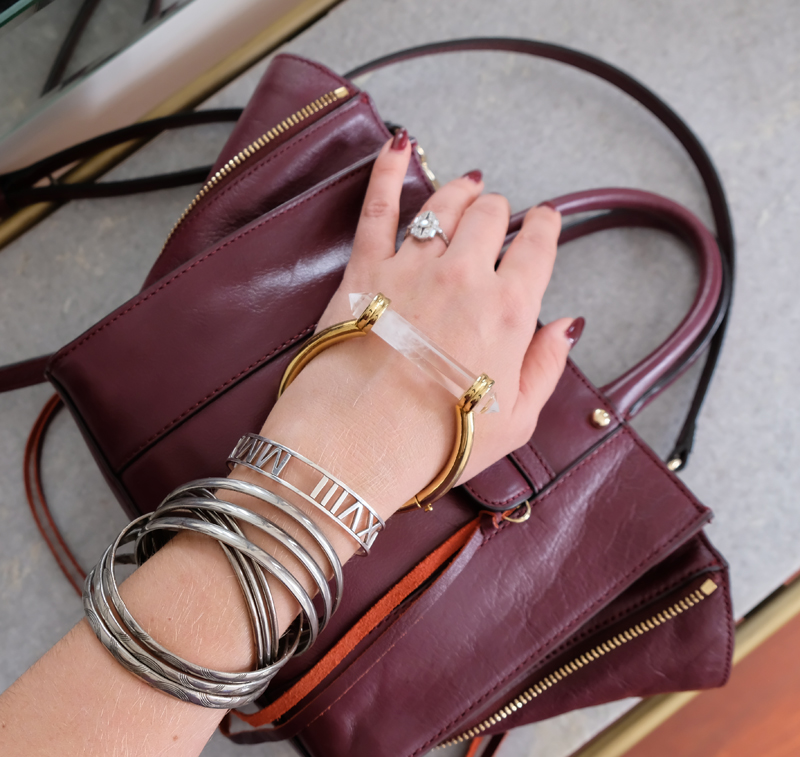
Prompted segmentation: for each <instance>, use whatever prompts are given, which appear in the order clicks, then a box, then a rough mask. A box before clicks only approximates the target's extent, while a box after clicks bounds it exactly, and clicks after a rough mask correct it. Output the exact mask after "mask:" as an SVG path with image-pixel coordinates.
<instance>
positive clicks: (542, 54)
mask: <svg viewBox="0 0 800 757" xmlns="http://www.w3.org/2000/svg"><path fill="white" fill-rule="evenodd" d="M475 50H484V51H501V52H513V53H523V54H526V55H533V56H535V57H539V58H547V59H550V60H554V61H557V62H559V63H565V64H567V65H569V66H574V67H576V68H579V69H581V70H583V71H586V72H587V73H590V74H594V75H595V76H598V77H599V78H601V79H604V80H605V81H607V82H609V83H610V84H613V85H614V86H616V87H618V88H619V89H621V90H622V91H623V92H625V93H627V94H628V95H630V96H631V97H633V98H634V99H635V100H637V101H638V102H639V103H641V104H642V105H643V106H644V107H645V108H647V109H648V110H649V111H650V112H651V113H653V115H655V116H656V118H658V119H659V120H660V121H661V122H662V123H663V124H664V125H665V126H666V127H667V128H668V129H669V130H670V131H671V132H672V133H673V134H674V135H675V137H676V138H677V139H678V141H679V142H680V143H681V144H682V145H683V147H684V148H685V149H686V151H687V152H688V153H689V156H690V157H691V159H692V161H693V162H694V164H695V166H696V167H697V170H698V171H699V173H700V177H701V178H702V180H703V184H704V185H705V188H706V191H707V193H708V197H709V200H710V203H711V210H712V213H713V215H714V224H715V226H716V234H717V239H718V242H719V247H720V251H721V253H722V257H723V265H724V267H725V269H726V274H727V278H728V280H729V281H730V286H726V287H723V290H722V294H721V296H720V299H719V302H718V304H717V309H716V312H715V315H714V317H713V318H711V319H710V321H709V323H708V326H707V328H706V332H705V334H704V335H703V336H702V337H701V338H700V339H698V342H697V345H696V349H695V350H694V352H693V353H692V354H689V355H687V356H686V357H685V359H684V364H683V365H681V366H676V368H675V369H674V371H673V375H671V376H665V377H664V378H663V379H662V381H661V383H660V384H658V385H656V386H653V387H651V388H650V389H649V390H648V392H647V394H646V396H643V397H641V398H640V402H641V403H644V402H646V401H647V399H648V398H649V397H650V396H653V395H654V394H657V393H658V392H659V391H661V389H663V388H664V386H666V385H667V384H669V383H670V382H671V381H673V380H674V379H675V377H676V376H677V375H680V373H681V372H682V370H685V368H686V366H687V365H689V364H691V362H693V361H694V360H695V359H697V357H698V355H699V352H700V351H702V350H704V349H705V348H706V347H708V357H707V359H706V363H705V366H704V367H703V373H702V375H701V377H700V380H699V382H698V385H697V389H696V390H695V395H694V398H693V400H692V403H691V407H690V408H689V412H688V414H687V416H686V420H685V421H684V424H683V427H682V429H681V431H680V433H679V435H678V440H677V442H676V444H675V447H674V448H673V451H672V454H671V455H670V457H669V459H670V461H673V465H674V470H680V469H681V468H683V467H684V466H685V465H686V461H687V460H688V457H689V454H690V452H691V449H692V443H693V439H694V429H695V424H696V420H697V415H698V414H699V412H700V408H701V407H702V404H703V400H704V399H705V396H706V393H707V391H708V387H709V385H710V383H711V378H712V376H713V373H714V369H715V368H716V365H717V359H718V357H719V353H720V350H721V348H722V342H723V339H724V335H725V330H726V327H727V322H728V318H727V314H728V311H729V309H730V303H731V293H732V291H733V276H734V262H735V242H734V235H733V225H732V223H731V217H730V210H729V207H728V202H727V199H726V197H725V191H724V189H723V188H722V182H721V180H720V178H719V174H718V173H717V170H716V168H715V166H714V163H713V161H712V160H711V157H710V156H709V154H708V152H707V151H706V149H705V148H704V147H703V145H702V143H701V142H700V140H699V139H698V138H697V136H696V135H695V134H694V132H693V131H692V130H691V129H690V128H689V126H688V125H687V124H686V123H685V122H684V121H683V119H682V118H681V117H680V116H679V115H678V114H677V113H675V111H673V110H672V108H670V107H669V106H668V105H667V104H666V103H665V102H664V101H663V100H661V99H660V98H659V97H658V96H657V95H656V94H655V93H653V92H652V91H650V90H649V89H648V88H647V87H645V86H644V85H643V84H642V83H641V82H639V81H637V80H636V79H634V78H633V77H632V76H629V75H628V74H626V73H625V72H624V71H621V70H620V69H618V68H616V67H615V66H612V65H611V64H609V63H606V62H605V61H603V60H600V59H599V58H595V57H593V56H591V55H587V54H586V53H582V52H579V51H577V50H572V49H570V48H568V47H563V46H561V45H553V44H550V43H546V42H539V41H536V40H530V39H516V38H506V37H472V38H467V39H458V40H451V41H447V42H437V43H433V44H429V45H421V46H419V47H412V48H408V49H406V50H400V51H399V52H396V53H392V54H391V55H386V56H384V57H382V58H378V59H376V60H373V61H370V62H369V63H365V64H364V65H362V66H359V67H358V68H355V69H353V70H352V71H350V72H348V73H347V74H346V77H347V78H355V77H358V76H361V75H363V74H366V73H368V72H370V71H375V70H377V69H379V68H383V67H385V66H388V65H391V64H393V63H399V62H400V61H403V60H411V59H412V58H419V57H422V56H425V55H438V54H441V53H448V52H461V51H475Z"/></svg>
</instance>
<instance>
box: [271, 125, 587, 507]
mask: <svg viewBox="0 0 800 757" xmlns="http://www.w3.org/2000/svg"><path fill="white" fill-rule="evenodd" d="M410 153H411V146H410V145H409V143H408V138H407V135H406V134H405V132H404V131H403V132H400V133H399V134H398V135H397V136H396V137H395V138H394V139H393V140H392V141H390V142H388V143H387V144H386V145H384V147H383V149H382V150H381V153H380V155H379V156H378V158H377V160H376V161H375V167H374V169H373V172H372V178H371V180H370V184H369V188H368V190H367V195H366V199H365V202H364V206H363V210H362V213H361V218H360V221H359V225H358V231H357V233H356V238H355V243H354V246H353V253H352V257H351V259H350V262H349V263H348V265H347V268H346V270H345V273H344V278H343V280H342V284H341V286H340V287H339V289H338V291H337V292H336V294H335V295H334V297H333V299H332V300H331V302H330V304H329V305H328V307H327V309H326V310H325V313H324V315H323V317H322V319H321V322H320V324H319V328H320V329H321V328H324V327H327V326H330V325H331V324H333V323H337V322H340V321H344V320H349V319H351V318H352V317H353V316H352V313H351V311H350V305H349V300H348V295H349V294H350V293H351V292H372V293H373V294H374V293H377V292H382V293H383V294H385V295H386V296H387V297H389V298H390V299H391V301H392V305H391V306H392V308H394V309H395V310H396V311H397V312H398V313H399V314H400V315H402V316H403V317H404V318H406V319H407V320H408V321H410V322H411V323H413V324H414V325H415V326H417V328H419V329H420V330H421V331H422V332H423V333H424V334H425V335H427V336H428V337H429V338H430V339H431V340H433V341H434V342H436V343H437V344H438V345H439V346H441V347H442V348H443V349H444V350H445V351H447V352H448V353H449V354H451V355H452V356H453V357H454V358H455V359H456V360H458V361H459V362H460V363H462V364H463V365H464V366H466V367H467V368H469V369H470V370H471V371H473V372H474V373H475V374H476V375H477V374H480V373H487V374H488V375H489V376H490V377H491V378H493V379H494V380H495V387H494V390H495V393H496V396H497V398H498V402H499V405H500V412H499V413H498V414H490V415H479V416H478V417H477V419H476V423H475V440H474V447H473V451H472V456H471V458H470V461H469V464H468V466H467V469H466V471H465V473H464V475H463V477H462V479H463V480H467V479H469V478H471V477H472V476H474V475H475V474H477V473H478V472H480V471H481V470H483V469H484V468H486V467H488V466H489V465H491V464H492V463H493V462H495V461H496V460H498V459H499V458H500V457H502V456H503V455H505V454H507V453H508V452H511V451H512V450H514V449H516V448H517V447H519V446H521V445H522V444H524V443H525V442H526V441H527V440H528V439H529V438H530V436H531V434H532V433H533V430H534V427H535V425H536V421H537V418H538V415H539V412H540V410H541V408H542V407H543V405H544V403H545V402H546V401H547V399H548V397H549V396H550V395H551V394H552V392H553V390H554V388H555V385H556V383H557V381H558V379H559V377H560V376H561V373H562V371H563V369H564V365H565V362H566V358H567V353H568V352H569V349H570V346H571V344H572V343H574V341H576V338H577V336H579V335H580V334H579V333H578V332H579V331H580V328H581V326H582V321H581V322H574V321H573V319H571V318H562V319H559V320H557V321H554V322H553V323H551V324H549V325H547V326H545V327H543V328H542V329H540V330H539V331H538V332H536V333H535V334H534V332H535V329H536V322H537V318H538V315H539V310H540V307H541V301H542V296H543V294H544V291H545V288H546V286H547V284H548V282H549V280H550V274H551V272H552V268H553V262H554V260H555V256H556V243H557V240H558V235H559V231H560V228H561V217H560V215H559V214H558V212H557V211H555V210H552V209H550V208H548V207H539V208H534V209H532V210H531V211H530V212H529V213H528V215H527V216H526V218H525V222H524V224H523V226H522V229H521V231H520V232H519V234H518V235H517V237H516V238H515V239H514V241H513V242H512V243H511V245H510V246H509V248H508V250H507V251H506V253H505V255H504V256H503V259H502V261H501V262H500V264H499V265H497V266H496V263H497V259H498V256H499V254H500V250H501V248H502V246H503V243H504V240H505V236H506V231H507V228H508V221H509V206H508V201H507V200H506V199H505V198H504V197H502V196H500V195H497V194H481V192H482V190H483V182H482V180H481V175H480V173H479V172H477V171H475V172H471V173H469V174H467V175H466V176H464V177H462V178H460V179H456V180H454V181H451V182H450V183H449V184H447V185H445V186H444V187H442V188H441V189H439V190H438V191H437V192H436V193H435V194H434V195H433V196H432V197H431V198H430V199H429V201H428V202H427V203H426V204H425V206H424V208H423V210H432V211H434V212H435V213H436V215H437V217H438V218H439V221H440V223H441V226H442V228H443V230H444V232H445V233H446V234H447V236H448V237H449V239H450V245H449V247H448V246H446V245H445V242H444V241H443V240H442V238H441V237H439V236H436V237H434V238H433V239H432V240H427V241H418V240H416V239H414V238H413V237H408V238H406V239H405V241H404V242H403V243H402V245H401V246H400V248H399V249H398V250H397V251H395V240H396V238H397V225H398V218H399V203H400V193H401V190H402V186H403V177H404V176H405V174H406V171H407V168H408V161H409V158H410ZM573 323H574V324H575V326H574V327H573V328H572V331H571V332H570V334H568V333H567V330H568V329H570V327H571V326H572V325H573ZM456 402H457V400H456V398H455V397H453V396H452V395H450V394H449V393H448V392H447V391H446V390H445V389H444V388H443V387H441V386H439V385H438V384H436V383H435V382H434V381H433V380H432V379H430V378H429V377H428V376H426V375H425V374H423V373H422V372H421V371H420V370H419V369H418V368H417V367H416V366H414V365H412V364H411V363H410V362H409V361H408V360H406V359H405V358H404V357H403V356H401V355H399V354H398V353H397V352H395V351H394V350H393V349H392V348H390V347H388V345H386V344H385V343H383V342H382V340H381V339H380V338H379V337H377V336H375V335H370V336H367V338H365V339H358V340H353V341H350V342H347V343H344V344H340V345H337V346H336V347H333V348H331V349H329V350H327V351H326V352H324V353H323V354H321V355H319V356H318V357H316V358H315V359H314V360H313V361H311V363H309V365H308V366H307V367H306V368H305V369H304V370H303V371H302V372H301V374H300V375H299V376H298V378H297V379H296V380H295V382H294V383H293V384H292V385H291V386H290V387H289V389H288V390H287V391H286V393H285V394H284V395H283V397H282V398H281V399H280V401H279V402H278V403H277V405H276V406H275V408H274V410H273V412H272V414H271V415H270V418H269V419H268V421H267V424H266V426H265V433H266V434H267V435H268V436H271V437H272V438H276V439H278V440H280V441H284V442H285V443H287V444H288V445H289V446H290V447H292V446H294V445H297V446H296V447H295V448H296V449H298V451H301V452H303V453H304V454H306V455H307V456H308V457H310V458H311V459H313V460H315V461H317V462H319V463H320V464H321V465H323V466H324V467H327V468H328V469H329V470H331V471H333V472H334V473H336V474H337V475H338V476H339V477H340V478H342V480H344V481H345V482H346V483H347V484H348V485H350V486H351V487H353V488H354V489H355V490H356V491H358V492H359V493H360V494H361V495H362V496H363V497H364V498H365V499H367V501H370V502H371V503H372V504H373V505H375V506H376V507H378V509H379V510H381V511H383V513H384V514H387V515H388V514H389V513H390V512H393V511H394V509H396V508H397V507H399V506H400V505H402V503H403V502H405V501H406V500H407V499H409V498H410V497H412V496H413V495H414V494H415V493H416V492H417V491H419V490H420V489H421V488H422V487H423V486H425V485H426V484H427V483H429V482H430V481H431V480H432V479H433V477H434V476H435V475H436V474H437V473H438V472H439V470H440V469H441V468H442V466H443V465H444V463H445V461H446V459H447V457H448V455H449V453H450V450H451V449H452V446H453V439H454V410H453V408H454V406H455V404H456Z"/></svg>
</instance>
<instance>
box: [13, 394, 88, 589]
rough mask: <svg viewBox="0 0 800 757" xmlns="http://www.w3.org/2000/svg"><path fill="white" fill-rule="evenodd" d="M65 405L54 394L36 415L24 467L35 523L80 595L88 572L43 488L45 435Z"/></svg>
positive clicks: (27, 491)
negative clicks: (63, 533)
mask: <svg viewBox="0 0 800 757" xmlns="http://www.w3.org/2000/svg"><path fill="white" fill-rule="evenodd" d="M63 406H64V405H63V403H62V402H61V398H60V397H59V396H58V395H57V394H54V395H53V396H52V397H51V398H50V399H49V400H48V401H47V403H46V404H45V406H44V407H43V408H42V412H41V413H39V417H38V418H37V419H36V423H34V425H33V428H32V429H31V433H30V436H29V437H28V443H27V444H26V445H25V462H24V468H23V470H24V478H25V494H26V497H27V499H28V505H30V508H31V512H32V513H33V519H34V521H35V522H36V527H37V528H38V529H39V532H40V533H41V534H42V538H43V539H44V540H45V542H46V543H47V546H48V547H49V548H50V551H51V552H52V553H53V557H55V558H56V562H57V563H58V567H59V568H61V572H62V573H63V574H64V576H65V577H66V579H67V581H69V582H70V584H72V588H73V589H75V591H76V592H77V594H78V596H81V593H82V588H83V581H84V579H85V578H86V573H85V572H84V570H83V568H81V566H80V565H79V564H78V561H77V560H76V559H75V557H74V555H73V554H72V552H71V551H70V549H69V547H68V546H67V545H66V543H65V542H64V539H63V538H62V536H61V533H60V532H59V530H58V526H56V524H55V521H54V520H53V516H52V514H51V512H50V508H49V507H48V505H47V499H46V498H45V496H44V490H43V488H42V472H41V460H42V447H43V445H44V435H45V432H46V431H47V429H48V427H49V426H50V424H51V423H52V421H53V418H55V416H56V414H57V413H58V411H59V410H61V408H62V407H63Z"/></svg>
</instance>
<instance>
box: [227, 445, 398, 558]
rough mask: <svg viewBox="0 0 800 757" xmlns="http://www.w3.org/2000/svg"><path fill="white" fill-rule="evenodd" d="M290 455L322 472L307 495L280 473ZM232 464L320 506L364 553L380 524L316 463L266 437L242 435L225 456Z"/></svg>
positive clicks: (345, 488) (379, 528)
mask: <svg viewBox="0 0 800 757" xmlns="http://www.w3.org/2000/svg"><path fill="white" fill-rule="evenodd" d="M293 458H297V460H298V462H302V463H304V464H306V465H308V466H310V467H311V468H312V469H314V470H316V471H317V472H318V473H320V474H322V477H321V478H320V479H319V481H318V482H317V485H316V486H315V487H314V489H313V491H312V492H311V493H310V494H308V493H307V490H306V491H303V490H301V489H298V488H297V487H296V486H295V485H294V484H293V483H291V481H290V480H288V479H285V478H283V477H282V476H281V473H282V472H283V470H284V469H285V468H286V466H287V465H288V463H289V461H290V460H292V459H293ZM236 463H243V464H245V465H249V466H251V467H253V468H256V469H258V470H260V471H261V472H262V473H263V474H264V475H265V476H268V477H269V478H271V479H274V480H276V481H279V482H280V483H281V484H283V485H284V486H286V487H288V488H289V489H290V490H291V491H293V492H295V494H298V495H299V496H301V497H303V498H304V499H305V500H306V501H307V502H309V503H311V504H313V505H317V506H319V507H321V508H322V509H323V510H325V512H326V513H328V515H330V516H331V517H332V518H334V519H335V520H336V521H338V522H339V524H340V525H341V526H342V527H343V528H344V529H345V530H347V531H348V532H349V533H350V535H351V536H352V537H353V538H355V539H356V540H357V541H358V543H359V544H360V545H361V547H362V548H363V549H364V550H365V551H367V552H368V551H369V548H370V547H371V546H372V544H373V542H374V541H375V539H376V538H377V536H378V533H379V532H380V530H381V529H382V528H383V526H384V524H383V521H382V520H381V519H380V518H379V517H378V514H377V513H376V512H375V511H374V510H373V509H372V508H371V507H370V506H369V505H368V504H367V503H366V502H363V501H362V500H360V499H359V498H358V497H357V496H356V495H355V494H354V493H353V492H352V491H350V490H349V489H348V488H347V487H345V485H344V484H341V483H338V482H337V481H335V480H333V479H332V478H331V477H330V475H329V474H327V473H326V472H324V471H323V470H322V469H321V468H320V467H319V466H317V465H315V464H314V463H312V462H311V461H309V460H306V459H305V458H304V457H303V456H302V455H300V454H299V453H296V452H295V453H293V452H291V450H288V449H287V448H286V447H283V446H282V445H280V444H277V443H276V442H272V441H270V440H269V439H263V438H261V437H259V436H256V435H255V434H247V435H245V436H243V437H242V438H241V439H240V440H239V441H238V442H237V444H236V446H235V447H234V448H233V452H231V454H230V456H229V457H228V464H229V465H231V466H232V465H234V464H236Z"/></svg>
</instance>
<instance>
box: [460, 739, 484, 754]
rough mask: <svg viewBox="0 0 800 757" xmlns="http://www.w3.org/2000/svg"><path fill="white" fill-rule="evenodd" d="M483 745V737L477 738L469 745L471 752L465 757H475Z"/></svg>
mask: <svg viewBox="0 0 800 757" xmlns="http://www.w3.org/2000/svg"><path fill="white" fill-rule="evenodd" d="M482 743H483V736H476V737H475V738H474V739H472V741H470V743H469V751H467V753H466V754H465V755H464V757H475V755H476V754H478V749H480V747H481V744H482Z"/></svg>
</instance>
